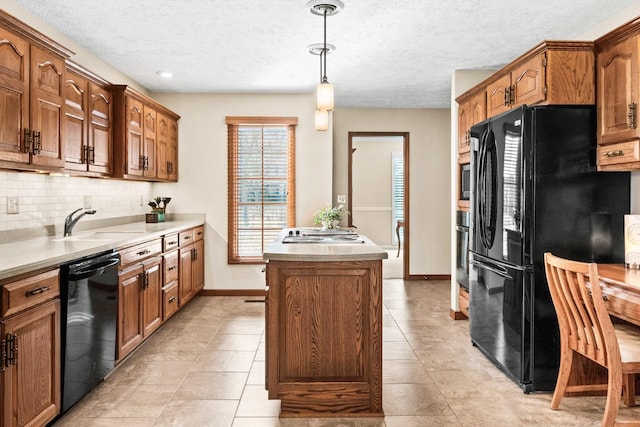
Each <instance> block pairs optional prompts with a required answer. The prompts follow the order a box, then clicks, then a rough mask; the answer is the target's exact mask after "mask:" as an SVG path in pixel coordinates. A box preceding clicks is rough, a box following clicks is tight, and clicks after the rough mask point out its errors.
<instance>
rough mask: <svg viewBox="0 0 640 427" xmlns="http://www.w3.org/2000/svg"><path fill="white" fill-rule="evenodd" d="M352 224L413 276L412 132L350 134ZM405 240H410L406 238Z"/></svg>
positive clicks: (350, 220)
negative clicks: (411, 244)
mask: <svg viewBox="0 0 640 427" xmlns="http://www.w3.org/2000/svg"><path fill="white" fill-rule="evenodd" d="M348 152H349V163H348V198H347V200H348V205H347V209H348V210H349V212H350V214H349V226H350V227H356V228H357V229H358V231H359V232H361V233H362V234H364V235H366V236H367V237H369V238H370V239H371V240H372V241H373V242H374V243H376V244H377V245H379V246H381V247H384V248H386V249H387V252H388V253H389V258H390V259H391V258H393V260H392V261H394V262H396V261H397V262H400V266H399V270H401V275H402V278H403V279H405V278H407V277H409V256H408V254H409V238H408V236H409V229H410V227H409V133H408V132H349V147H348ZM405 237H406V238H405Z"/></svg>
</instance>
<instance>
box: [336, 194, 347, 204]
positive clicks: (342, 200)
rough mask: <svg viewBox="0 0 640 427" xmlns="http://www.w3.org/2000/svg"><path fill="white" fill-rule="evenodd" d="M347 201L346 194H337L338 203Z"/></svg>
mask: <svg viewBox="0 0 640 427" xmlns="http://www.w3.org/2000/svg"><path fill="white" fill-rule="evenodd" d="M346 202H347V196H345V195H344V194H338V203H346Z"/></svg>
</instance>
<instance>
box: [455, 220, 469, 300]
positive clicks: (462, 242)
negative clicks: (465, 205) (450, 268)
mask: <svg viewBox="0 0 640 427" xmlns="http://www.w3.org/2000/svg"><path fill="white" fill-rule="evenodd" d="M456 281H457V282H458V284H459V285H460V286H462V287H463V288H464V289H466V290H467V292H469V212H466V211H456Z"/></svg>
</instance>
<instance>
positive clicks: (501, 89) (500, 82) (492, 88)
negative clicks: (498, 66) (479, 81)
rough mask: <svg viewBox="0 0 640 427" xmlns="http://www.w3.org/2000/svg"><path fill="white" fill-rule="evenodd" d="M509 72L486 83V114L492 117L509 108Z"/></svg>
mask: <svg viewBox="0 0 640 427" xmlns="http://www.w3.org/2000/svg"><path fill="white" fill-rule="evenodd" d="M510 90H511V74H506V75H504V76H502V77H500V78H499V79H497V80H495V81H494V82H492V83H489V84H488V85H487V115H488V116H489V117H493V116H495V115H496V114H500V113H502V112H504V111H507V110H509V109H510V108H511V104H510V101H509V99H510V97H509V94H510Z"/></svg>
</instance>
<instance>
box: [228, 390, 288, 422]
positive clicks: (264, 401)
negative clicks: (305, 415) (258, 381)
mask: <svg viewBox="0 0 640 427" xmlns="http://www.w3.org/2000/svg"><path fill="white" fill-rule="evenodd" d="M278 414H280V401H279V400H269V399H268V397H267V391H266V390H265V389H264V387H262V386H257V385H248V386H246V387H245V389H244V392H243V393H242V398H241V399H240V405H239V406H238V412H237V413H236V417H277V416H278Z"/></svg>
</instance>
